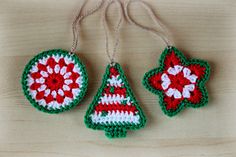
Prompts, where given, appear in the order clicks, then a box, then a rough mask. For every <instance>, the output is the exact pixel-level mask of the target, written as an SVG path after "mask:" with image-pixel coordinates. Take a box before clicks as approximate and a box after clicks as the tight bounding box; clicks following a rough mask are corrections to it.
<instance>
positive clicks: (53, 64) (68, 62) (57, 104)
mask: <svg viewBox="0 0 236 157" xmlns="http://www.w3.org/2000/svg"><path fill="white" fill-rule="evenodd" d="M87 84H88V76H87V72H86V70H85V66H84V65H83V63H82V62H81V61H80V60H79V58H78V57H77V56H76V55H75V54H69V52H67V51H64V50H60V49H55V50H48V51H44V52H42V53H40V54H38V55H37V56H35V57H34V58H33V59H31V60H30V61H29V63H28V64H27V65H26V67H25V69H24V72H23V75H22V87H23V91H24V94H25V96H26V97H27V99H28V100H29V101H30V103H31V104H32V105H33V106H34V107H36V108H37V109H39V110H40V111H43V112H47V113H59V112H63V111H66V110H69V109H71V108H72V107H74V106H76V105H77V104H78V103H79V102H80V101H81V99H82V98H83V96H84V95H85V92H86V90H87Z"/></svg>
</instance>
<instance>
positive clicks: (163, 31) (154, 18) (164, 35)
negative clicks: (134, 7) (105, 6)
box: [124, 0, 172, 47]
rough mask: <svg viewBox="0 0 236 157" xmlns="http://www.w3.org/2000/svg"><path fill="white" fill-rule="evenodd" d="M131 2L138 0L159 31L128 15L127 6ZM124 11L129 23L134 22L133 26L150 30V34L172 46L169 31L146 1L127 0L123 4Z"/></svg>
mask: <svg viewBox="0 0 236 157" xmlns="http://www.w3.org/2000/svg"><path fill="white" fill-rule="evenodd" d="M132 2H138V3H139V4H141V6H142V7H143V8H144V9H146V10H147V12H148V14H149V16H150V17H151V19H152V21H153V22H154V24H155V25H156V26H159V27H160V29H161V31H157V30H156V29H154V28H151V27H147V26H145V25H142V24H140V23H138V22H137V21H136V20H134V18H132V16H131V15H130V13H129V6H130V4H131V3H132ZM124 11H125V16H126V19H127V21H128V22H129V23H131V24H134V25H135V26H137V27H139V28H141V29H143V30H145V31H148V32H151V33H152V34H154V35H156V36H158V37H160V38H161V39H162V40H163V41H164V42H165V44H166V45H167V46H168V47H169V46H172V42H171V41H170V40H169V38H170V37H169V32H168V31H167V29H166V27H165V25H164V24H163V23H162V22H161V20H160V19H159V18H158V17H157V16H156V15H155V13H154V11H153V9H152V8H151V6H149V5H148V4H147V3H146V2H144V1H142V0H128V1H127V2H126V3H125V5H124Z"/></svg>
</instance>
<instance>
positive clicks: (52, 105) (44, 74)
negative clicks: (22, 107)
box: [27, 55, 83, 110]
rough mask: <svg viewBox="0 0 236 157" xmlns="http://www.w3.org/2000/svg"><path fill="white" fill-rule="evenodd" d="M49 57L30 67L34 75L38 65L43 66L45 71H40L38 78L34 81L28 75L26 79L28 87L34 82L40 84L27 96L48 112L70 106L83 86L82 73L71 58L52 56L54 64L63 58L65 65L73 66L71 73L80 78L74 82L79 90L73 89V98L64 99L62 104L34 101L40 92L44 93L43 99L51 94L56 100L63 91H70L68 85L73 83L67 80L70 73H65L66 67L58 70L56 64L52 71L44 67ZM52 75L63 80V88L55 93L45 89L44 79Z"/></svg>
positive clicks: (42, 100) (41, 100) (48, 67)
mask: <svg viewBox="0 0 236 157" xmlns="http://www.w3.org/2000/svg"><path fill="white" fill-rule="evenodd" d="M50 57H51V56H47V57H44V58H42V59H39V60H38V62H36V63H35V64H34V65H33V66H32V68H31V69H30V72H31V73H35V72H38V71H39V69H38V67H37V65H38V63H40V64H43V65H45V66H46V69H47V71H40V74H41V77H40V78H38V79H36V80H34V79H33V78H32V77H31V75H30V74H29V75H28V78H27V85H28V86H29V87H30V86H31V85H32V84H33V83H35V82H36V83H40V84H42V85H41V86H40V87H39V88H38V89H37V90H31V89H29V94H30V95H31V96H32V98H33V99H34V100H35V101H36V102H38V104H39V105H41V106H43V107H47V109H49V110H50V109H60V108H61V107H65V106H66V105H70V103H71V102H72V101H73V99H75V98H76V97H77V96H78V95H79V94H80V92H81V90H80V88H81V87H82V84H83V76H82V71H81V69H80V67H79V65H78V64H76V63H75V62H74V61H73V59H72V58H71V57H68V56H65V57H64V56H63V55H53V56H52V58H54V60H55V61H56V62H58V61H59V60H60V59H61V58H64V61H65V63H66V64H70V63H73V64H74V68H73V69H72V70H73V72H75V73H78V74H80V76H79V77H78V78H77V80H76V81H75V83H77V84H78V85H79V88H73V89H72V94H73V98H69V97H65V99H64V101H63V102H62V103H58V102H57V101H55V100H54V101H52V102H50V103H49V104H47V103H46V101H45V100H44V99H40V100H37V99H36V95H37V92H41V91H44V96H45V97H47V96H48V95H49V94H51V95H52V96H53V98H56V97H57V95H60V96H64V91H69V90H70V87H69V85H70V84H71V83H73V81H72V80H71V79H69V77H70V76H71V74H72V73H71V72H67V67H66V66H63V67H62V68H60V66H59V64H56V65H55V67H54V69H52V68H51V67H50V66H48V65H46V64H47V60H48V59H49V58H50ZM52 73H56V74H61V75H62V76H63V77H64V79H65V81H64V85H63V88H62V89H59V90H58V91H56V90H53V91H51V90H50V89H46V88H47V87H46V85H45V78H47V77H48V76H49V75H50V74H52Z"/></svg>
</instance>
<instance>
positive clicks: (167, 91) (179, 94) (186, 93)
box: [143, 47, 210, 117]
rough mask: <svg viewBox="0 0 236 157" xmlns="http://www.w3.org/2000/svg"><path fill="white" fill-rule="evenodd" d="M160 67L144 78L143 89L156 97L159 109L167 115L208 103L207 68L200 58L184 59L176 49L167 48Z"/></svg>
mask: <svg viewBox="0 0 236 157" xmlns="http://www.w3.org/2000/svg"><path fill="white" fill-rule="evenodd" d="M159 64H160V66H159V67H158V68H154V69H152V70H150V71H149V72H147V73H146V74H145V75H144V79H143V84H144V86H145V87H146V88H147V89H148V90H149V91H151V92H152V93H154V94H157V95H158V96H159V101H160V106H161V109H162V110H163V112H164V113H165V114H166V115H168V116H170V117H171V116H174V115H176V114H177V113H179V112H180V111H181V110H183V109H184V108H186V107H193V108H198V107H202V106H204V105H206V104H207V103H208V93H207V90H206V87H205V83H206V81H207V80H208V78H209V75H210V66H209V64H208V63H207V62H206V61H203V60H199V59H190V60H187V59H186V57H185V56H184V55H183V54H182V53H181V52H180V51H179V50H178V49H176V48H175V47H167V48H166V49H165V50H164V51H163V53H162V55H161V58H160V60H159Z"/></svg>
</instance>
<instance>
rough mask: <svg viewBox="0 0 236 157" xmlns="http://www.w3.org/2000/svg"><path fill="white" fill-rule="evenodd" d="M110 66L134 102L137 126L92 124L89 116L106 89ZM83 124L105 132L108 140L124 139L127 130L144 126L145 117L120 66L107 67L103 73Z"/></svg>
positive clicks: (128, 124) (116, 64) (129, 124)
mask: <svg viewBox="0 0 236 157" xmlns="http://www.w3.org/2000/svg"><path fill="white" fill-rule="evenodd" d="M111 66H115V68H116V69H118V72H119V73H120V77H121V79H122V80H123V81H124V86H125V88H126V89H127V93H128V95H129V96H130V97H131V100H132V101H133V102H134V104H133V105H135V107H136V108H137V110H138V111H139V116H140V124H138V125H134V124H131V123H126V124H122V123H118V122H117V123H115V124H110V125H107V124H104V125H102V124H94V123H93V122H92V120H91V117H90V115H91V114H92V113H93V111H94V107H95V106H96V104H97V102H98V101H99V98H100V96H101V95H102V93H103V89H104V88H105V87H106V84H107V82H106V81H107V79H108V77H109V69H110V67H111ZM84 122H85V124H86V126H87V127H88V128H91V129H94V130H104V131H105V135H106V136H107V137H108V138H122V137H126V134H127V130H137V129H140V128H143V127H144V126H145V124H146V117H145V115H144V113H143V111H142V109H141V108H140V106H139V105H138V102H137V100H136V99H135V97H134V95H133V92H132V90H131V88H130V86H129V84H128V81H127V78H126V77H125V75H124V72H123V70H122V68H121V66H120V65H119V64H118V63H115V65H110V64H109V65H108V66H107V68H106V71H105V74H104V76H103V79H102V85H101V87H100V88H99V89H98V92H97V94H96V95H95V96H94V99H93V101H92V103H91V104H90V105H89V108H88V110H87V112H86V115H85V117H84Z"/></svg>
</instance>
